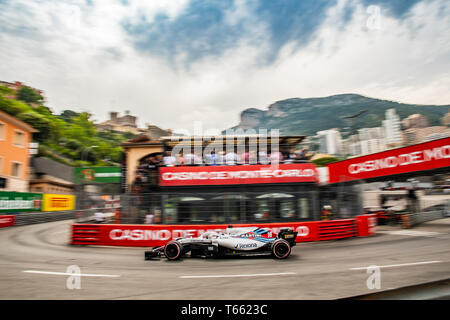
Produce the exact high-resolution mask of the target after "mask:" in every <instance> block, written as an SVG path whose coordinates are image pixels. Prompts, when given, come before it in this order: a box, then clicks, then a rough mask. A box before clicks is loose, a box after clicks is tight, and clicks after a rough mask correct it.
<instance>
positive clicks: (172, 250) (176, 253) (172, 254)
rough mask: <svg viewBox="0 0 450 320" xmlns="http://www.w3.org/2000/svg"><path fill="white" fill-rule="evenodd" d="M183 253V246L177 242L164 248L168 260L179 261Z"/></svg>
mask: <svg viewBox="0 0 450 320" xmlns="http://www.w3.org/2000/svg"><path fill="white" fill-rule="evenodd" d="M182 252H183V250H182V248H181V244H180V243H179V242H176V241H170V242H168V243H167V244H166V245H165V247H164V255H165V256H166V258H167V259H168V260H177V259H179V258H180V257H181V253H182Z"/></svg>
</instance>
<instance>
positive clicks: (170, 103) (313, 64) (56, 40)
mask: <svg viewBox="0 0 450 320" xmlns="http://www.w3.org/2000/svg"><path fill="white" fill-rule="evenodd" d="M14 3H15V6H18V5H20V4H21V5H23V6H26V7H27V8H29V10H31V11H32V12H34V13H36V15H37V18H36V19H33V20H30V18H29V17H30V16H29V14H28V13H27V11H25V10H22V11H20V12H19V11H17V10H15V11H10V10H6V11H4V12H2V13H0V22H1V23H5V21H6V23H7V24H8V25H7V28H9V29H16V30H17V28H18V27H24V24H26V26H27V27H28V28H30V29H32V30H34V31H32V32H28V33H26V34H28V35H30V36H29V37H27V36H26V35H25V34H22V35H20V34H11V33H7V32H1V31H0V41H1V46H2V50H1V51H0V61H3V62H4V63H2V64H1V65H0V78H1V79H2V80H9V81H13V80H20V81H23V82H25V83H28V84H30V85H31V86H35V87H38V88H41V89H43V90H45V92H46V95H47V98H48V105H49V106H50V107H51V108H53V109H54V110H55V111H58V112H59V111H61V110H63V109H65V108H74V109H78V110H81V109H83V110H87V111H91V112H93V113H94V114H95V116H96V118H97V119H98V120H105V119H106V117H107V112H109V111H112V110H113V109H115V110H121V111H124V110H127V109H128V110H131V112H132V113H133V114H136V115H137V116H139V118H140V125H144V122H148V123H152V124H156V125H158V126H161V127H163V128H172V129H176V128H185V129H188V130H193V125H194V124H193V123H194V121H198V120H200V121H202V122H203V127H204V128H205V129H206V128H219V129H225V128H228V127H231V126H233V125H236V124H237V123H238V121H239V112H240V111H242V110H243V109H244V108H247V107H260V108H264V107H266V106H267V105H269V104H270V103H272V102H274V101H276V100H280V99H285V98H291V97H304V98H306V97H314V96H324V95H331V94H339V93H360V94H364V95H367V96H371V97H379V98H385V99H389V100H399V101H401V102H408V103H430V104H432V103H434V104H449V103H450V91H449V90H448V88H449V87H450V59H449V56H450V47H449V46H450V35H449V33H448V30H449V29H450V12H449V10H450V7H449V5H447V2H446V1H445V0H442V1H437V0H436V1H427V2H423V3H419V4H418V5H416V6H415V7H414V8H413V10H412V11H411V12H410V14H408V16H406V17H405V19H403V20H396V19H394V18H392V17H389V16H387V15H383V16H382V20H381V30H368V29H367V19H368V14H367V12H366V8H365V7H363V6H361V5H359V4H358V1H356V0H354V1H352V2H351V3H354V4H355V10H356V12H355V14H354V16H353V19H352V20H351V21H350V22H348V23H344V22H343V19H344V17H343V10H342V8H343V7H344V5H346V4H349V3H350V1H345V0H341V1H339V2H338V5H337V6H336V7H334V8H332V9H330V10H329V12H328V16H327V19H326V20H325V22H324V23H323V25H322V26H321V27H320V28H319V30H318V31H317V34H316V35H315V37H314V38H313V40H312V41H311V42H310V43H309V44H308V45H307V46H306V47H302V48H300V49H298V48H297V47H296V46H295V45H294V44H293V43H290V44H286V45H285V47H284V48H283V49H282V51H281V53H280V56H279V58H278V59H277V61H275V62H274V63H273V64H270V65H265V66H261V65H258V64H257V63H255V61H258V59H259V57H260V56H261V53H262V52H266V50H268V45H269V43H268V39H266V38H265V37H264V32H265V30H266V28H267V25H266V24H265V22H264V21H255V20H254V19H252V18H251V10H250V8H248V7H246V6H245V4H243V3H242V2H241V1H236V8H241V9H242V10H234V11H230V12H229V13H228V16H227V17H228V18H227V22H228V23H230V24H237V23H239V21H240V22H245V21H247V22H246V23H247V25H246V29H245V30H246V34H247V35H248V36H247V37H244V38H242V39H241V41H240V42H239V43H238V44H237V45H236V47H235V48H230V49H229V50H227V51H226V52H224V54H223V55H222V56H220V57H206V58H204V59H202V60H199V61H196V62H194V63H193V64H192V65H191V66H190V68H189V69H184V68H173V66H170V65H168V64H167V60H164V59H162V58H159V57H156V56H150V55H148V54H143V53H139V52H138V51H136V50H135V49H134V48H133V46H132V45H131V39H130V38H129V37H128V36H127V34H126V33H125V32H124V30H123V29H122V27H121V26H120V22H122V21H123V19H125V18H132V17H138V16H141V17H145V19H146V20H147V21H151V19H153V17H154V16H155V15H156V14H157V13H159V12H161V10H164V11H165V12H166V13H167V15H168V16H169V18H170V19H174V18H175V17H176V16H178V15H179V14H180V13H181V12H182V11H183V10H184V9H185V8H186V5H187V1H172V0H171V1H162V2H158V1H144V0H140V1H137V2H133V3H132V5H131V6H130V7H124V6H123V5H122V4H120V3H119V2H118V1H113V2H112V1H99V2H94V5H93V6H90V7H88V6H85V5H84V1H78V2H77V1H72V2H69V3H68V4H65V5H63V4H59V3H53V2H44V3H42V4H40V5H39V6H38V5H36V4H33V3H32V2H30V1H23V0H18V1H15V2H14ZM81 3H83V5H81ZM244 9H245V10H244ZM382 9H383V8H382ZM439 10H441V11H439ZM442 10H444V11H442ZM381 12H382V13H383V12H384V11H383V10H382V11H381ZM77 17H78V18H80V19H77ZM74 21H75V22H74ZM337 26H339V27H337ZM254 39H258V40H259V41H260V42H259V44H258V45H255V41H254ZM179 61H183V59H182V57H179Z"/></svg>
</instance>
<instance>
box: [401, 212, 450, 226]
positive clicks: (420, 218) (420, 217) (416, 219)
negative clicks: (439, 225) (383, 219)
mask: <svg viewBox="0 0 450 320" xmlns="http://www.w3.org/2000/svg"><path fill="white" fill-rule="evenodd" d="M442 218H445V211H443V210H442V211H441V210H439V211H430V212H419V213H410V214H404V215H403V216H402V227H403V228H404V229H409V228H412V227H414V226H415V225H418V224H420V223H423V222H427V221H433V220H437V219H442Z"/></svg>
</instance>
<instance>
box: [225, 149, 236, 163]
mask: <svg viewBox="0 0 450 320" xmlns="http://www.w3.org/2000/svg"><path fill="white" fill-rule="evenodd" d="M237 160H238V158H237V154H236V153H235V152H234V150H231V151H230V152H228V153H227V154H226V155H225V163H226V164H227V166H234V165H236V162H237Z"/></svg>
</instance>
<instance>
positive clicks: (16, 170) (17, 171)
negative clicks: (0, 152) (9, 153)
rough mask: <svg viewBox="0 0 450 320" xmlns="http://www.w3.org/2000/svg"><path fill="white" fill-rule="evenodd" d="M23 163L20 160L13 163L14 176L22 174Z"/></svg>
mask: <svg viewBox="0 0 450 320" xmlns="http://www.w3.org/2000/svg"><path fill="white" fill-rule="evenodd" d="M21 167H22V164H20V163H18V162H13V164H12V176H14V177H19V176H20V174H21V169H22V168H21Z"/></svg>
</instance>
